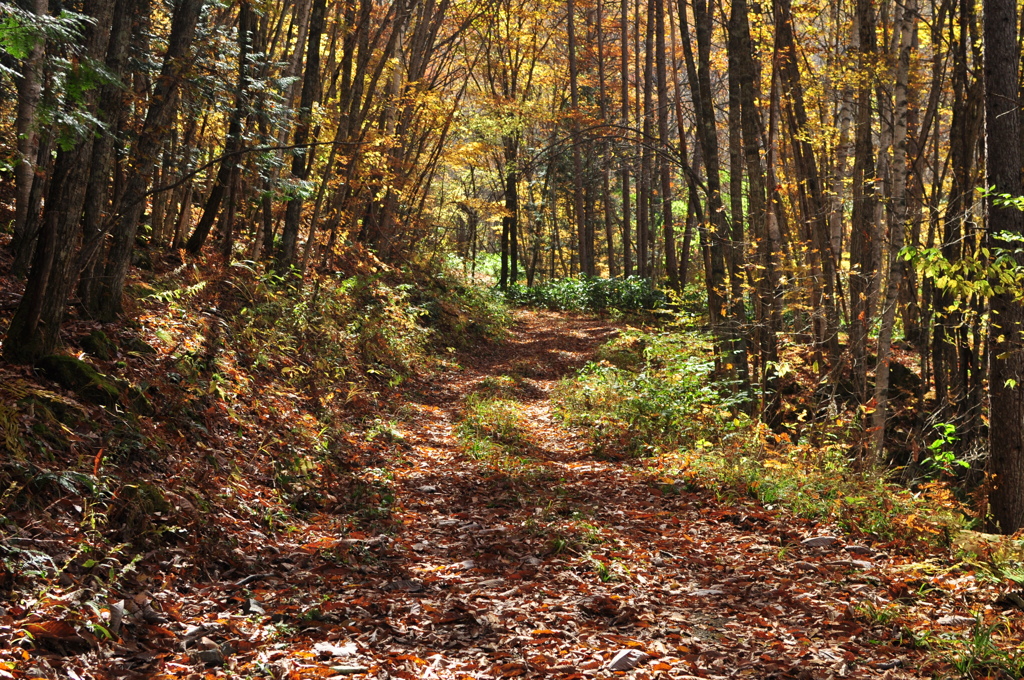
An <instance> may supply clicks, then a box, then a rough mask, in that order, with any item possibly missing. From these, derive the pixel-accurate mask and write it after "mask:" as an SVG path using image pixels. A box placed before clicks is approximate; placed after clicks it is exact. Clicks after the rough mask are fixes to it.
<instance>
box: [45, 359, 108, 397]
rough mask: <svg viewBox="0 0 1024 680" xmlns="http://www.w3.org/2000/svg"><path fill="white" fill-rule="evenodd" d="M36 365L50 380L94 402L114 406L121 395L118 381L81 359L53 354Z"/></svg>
mask: <svg viewBox="0 0 1024 680" xmlns="http://www.w3.org/2000/svg"><path fill="white" fill-rule="evenodd" d="M36 366H37V367H38V368H39V369H40V370H42V372H43V374H44V375H46V377H47V378H49V379H50V380H52V381H54V382H55V383H57V384H58V385H60V386H61V387H65V388H67V389H69V390H71V391H73V392H74V393H75V394H77V395H78V396H79V397H81V398H82V399H85V400H86V401H89V402H92V403H94V404H102V405H103V406H113V405H115V404H116V403H117V402H118V399H119V398H120V396H121V388H120V386H119V385H118V384H117V381H115V380H114V379H113V378H111V377H109V376H106V375H103V374H102V373H100V372H99V371H97V370H96V369H95V368H93V367H92V366H90V365H89V364H87V363H86V362H84V361H82V360H80V359H76V358H74V357H69V356H66V355H64V354H51V355H49V356H45V357H43V358H42V359H40V360H39V362H38V363H37V364H36Z"/></svg>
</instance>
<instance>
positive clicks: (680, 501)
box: [0, 312, 1019, 680]
mask: <svg viewBox="0 0 1024 680" xmlns="http://www.w3.org/2000/svg"><path fill="white" fill-rule="evenodd" d="M518 318H519V322H518V325H517V327H516V329H515V330H514V332H513V334H512V336H511V337H510V338H509V339H508V340H507V341H506V342H504V343H502V344H500V345H492V346H485V347H482V348H479V349H477V350H474V351H473V353H472V354H469V355H465V356H462V357H461V361H462V364H461V365H458V364H451V365H449V366H448V368H447V369H446V370H445V371H444V372H443V373H440V374H436V375H433V376H430V377H427V378H422V379H421V380H420V381H419V382H415V383H411V384H409V385H406V386H405V387H404V389H403V391H401V392H396V393H395V395H393V396H394V398H395V399H397V400H400V401H401V405H402V409H403V412H404V413H405V414H406V415H405V416H404V417H403V418H402V420H401V422H400V423H397V425H396V426H395V427H393V428H392V429H394V430H396V432H395V433H394V435H393V436H392V437H391V438H390V439H391V441H384V440H381V441H375V442H374V444H375V445H376V446H379V447H380V450H379V454H380V455H381V456H384V457H385V459H386V469H387V470H388V471H389V474H390V475H391V477H392V479H391V483H392V487H393V489H394V493H395V501H394V503H393V505H392V509H391V514H390V518H389V521H388V522H381V523H380V524H379V525H377V526H376V529H375V530H374V531H369V532H368V531H366V530H365V529H364V530H360V529H356V528H354V527H353V526H352V525H351V524H350V523H343V522H341V521H340V520H339V519H338V517H337V516H335V515H332V514H330V513H319V514H314V515H311V516H310V517H309V518H308V519H306V520H300V519H296V518H292V519H291V520H289V522H290V524H289V526H288V529H287V530H284V531H279V532H274V533H267V532H263V531H258V530H256V529H253V528H249V529H247V528H245V527H236V528H235V530H237V531H238V535H237V537H236V541H237V545H238V548H237V551H238V553H239V555H238V560H239V561H238V564H242V565H245V564H250V565H251V566H252V567H254V569H253V570H252V573H245V572H244V570H242V569H240V568H238V567H231V568H228V569H227V570H225V571H221V572H213V573H210V572H208V571H205V572H204V570H200V569H197V568H194V567H193V566H192V563H193V562H195V561H198V558H197V556H194V555H189V554H188V551H187V550H185V549H181V550H180V551H179V552H178V553H175V552H174V551H173V550H172V551H170V553H169V554H170V557H169V558H166V559H165V560H164V561H163V562H162V563H161V564H159V565H158V567H157V568H155V569H154V570H152V571H150V572H149V573H147V574H145V575H144V578H140V579H139V581H137V582H139V583H141V584H144V585H145V587H143V588H141V589H140V591H139V592H137V593H133V594H131V595H127V594H122V593H114V594H111V596H110V597H108V598H107V601H106V602H102V603H100V604H99V605H96V604H95V601H96V600H97V594H96V592H93V591H91V590H89V588H88V587H87V586H86V587H76V586H77V585H78V584H75V583H71V582H69V583H64V584H61V585H62V586H64V587H60V588H54V589H53V590H52V591H51V592H47V593H42V594H40V595H39V597H38V598H37V599H36V601H34V602H32V603H31V605H32V606H31V607H26V606H10V607H6V606H5V607H4V608H3V609H0V647H7V648H8V649H7V651H0V680H2V679H3V678H29V677H69V678H80V679H81V680H89V679H97V680H99V679H105V678H143V677H145V678H159V679H170V678H187V679H188V680H198V679H200V678H203V679H205V678H219V677H270V678H274V679H275V680H282V679H285V678H287V679H288V680H299V679H302V678H341V677H365V678H380V679H381V680H383V679H385V678H403V679H409V680H412V679H414V678H415V679H419V678H428V679H435V678H436V679H439V680H441V679H444V680H448V679H451V680H464V679H466V678H540V677H553V678H559V679H560V680H579V679H584V678H610V677H616V676H625V675H629V676H630V677H633V678H637V679H638V680H640V679H643V680H646V679H648V678H673V679H677V680H681V679H688V678H709V679H719V678H797V679H800V680H810V679H814V680H825V679H828V678H879V677H881V678H892V679H896V678H924V677H935V676H936V675H937V674H940V673H943V672H946V671H947V670H948V668H947V667H946V666H945V665H944V664H943V663H941V662H939V661H936V660H935V659H934V657H932V656H929V655H928V654H927V652H926V650H925V649H924V647H925V646H926V645H922V644H920V636H922V635H925V634H926V632H927V631H930V630H933V629H935V628H936V627H940V628H949V629H955V628H957V627H960V628H963V627H965V626H971V625H977V624H979V623H982V622H986V621H990V620H994V617H995V616H996V615H997V610H996V608H995V606H994V605H993V604H992V602H993V601H994V599H995V592H996V590H995V589H994V588H993V587H990V586H987V585H985V584H983V583H980V582H979V581H978V580H976V579H974V578H971V577H970V576H969V575H967V576H965V575H964V574H963V573H961V572H958V571H956V570H952V569H948V570H944V569H942V568H934V567H935V566H936V565H935V564H931V568H930V567H929V566H928V565H927V564H923V563H921V562H920V559H921V558H920V557H919V556H917V555H916V554H915V553H914V552H913V551H911V550H909V549H905V548H904V547H903V546H900V545H896V544H891V545H867V543H870V541H869V540H867V539H866V537H864V536H858V537H844V536H843V535H842V533H841V532H839V531H837V529H836V528H835V527H830V526H817V525H815V524H814V523H812V522H810V521H808V520H803V519H799V518H795V517H793V516H792V515H790V514H787V513H785V512H783V511H780V510H775V509H768V508H765V507H763V506H761V505H759V504H757V503H755V502H753V501H747V500H738V501H736V500H733V501H722V500H718V499H717V498H716V495H715V493H713V490H688V489H681V488H678V487H677V486H673V485H668V486H667V485H665V484H663V483H661V475H660V473H659V471H658V470H657V465H656V462H654V461H644V460H636V461H631V462H622V461H614V460H606V459H602V458H601V457H599V456H596V455H595V454H594V452H593V451H592V442H591V441H590V440H589V439H588V438H587V436H586V433H584V432H580V431H576V430H573V429H570V428H566V427H563V426H561V425H559V424H558V422H557V420H556V419H555V418H553V417H552V415H551V411H550V404H549V395H550V392H551V390H552V388H553V387H554V384H555V382H556V381H557V380H558V378H560V377H562V376H564V375H567V374H568V373H570V372H571V371H572V370H574V369H576V368H578V367H580V366H582V365H583V363H584V362H585V361H587V360H588V359H589V358H591V356H592V355H593V352H594V350H595V349H596V348H597V346H598V345H599V344H600V343H602V342H604V341H605V340H607V339H609V338H610V337H612V336H613V335H614V334H615V333H616V327H615V325H614V324H612V323H610V322H607V321H604V320H600V319H594V318H589V317H583V316H572V315H564V314H554V313H548V312H521V313H519V317H518ZM496 376H513V378H514V379H515V380H514V381H513V382H514V390H515V394H516V397H517V400H518V401H517V403H518V409H519V412H520V414H521V415H522V420H521V422H522V429H523V431H524V434H523V436H522V437H521V439H519V440H518V441H516V442H515V443H514V444H512V445H511V447H510V448H509V447H507V448H506V451H505V452H504V454H502V455H500V456H491V457H474V456H471V455H468V453H467V451H466V447H465V446H464V445H463V444H462V443H461V442H460V440H459V439H458V437H457V434H456V430H457V426H458V423H459V421H460V418H462V416H463V414H464V410H465V404H466V398H467V397H468V396H469V395H470V394H471V393H473V392H474V390H477V389H479V388H480V386H481V384H482V383H483V381H485V380H486V379H488V378H494V377H496ZM352 444H353V446H356V445H358V446H361V447H366V446H367V443H366V441H365V440H364V441H357V440H356V439H355V438H353V440H352ZM228 486H230V485H228ZM235 488H238V489H239V491H240V492H242V491H244V489H242V488H241V484H237V485H236V486H235ZM256 567H258V569H257V568H256ZM101 599H102V598H101ZM85 602H92V603H94V604H93V608H92V612H91V614H89V615H88V616H87V617H83V616H78V617H77V618H76V617H73V616H71V614H70V613H69V612H72V611H82V608H81V607H80V606H79V607H78V608H77V609H76V606H77V605H82V603H85ZM890 614H892V615H890ZM1015 625H1016V626H1019V618H1018V619H1015ZM1018 631H1019V628H1018Z"/></svg>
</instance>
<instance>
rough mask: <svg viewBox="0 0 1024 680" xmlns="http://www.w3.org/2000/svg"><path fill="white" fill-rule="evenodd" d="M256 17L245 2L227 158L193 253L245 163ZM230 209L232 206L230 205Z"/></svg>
mask: <svg viewBox="0 0 1024 680" xmlns="http://www.w3.org/2000/svg"><path fill="white" fill-rule="evenodd" d="M254 23H255V16H254V14H253V11H252V7H251V6H250V5H249V2H248V1H244V2H242V3H241V5H240V7H239V9H238V37H237V39H238V80H237V82H236V84H235V106H234V108H233V109H232V111H231V118H230V119H229V120H228V132H227V138H226V139H225V141H224V157H223V158H222V159H221V161H220V167H219V168H218V169H217V179H216V180H214V183H213V189H211V190H210V195H209V196H208V197H207V199H206V205H205V206H203V216H202V217H200V218H199V224H197V225H196V229H195V231H193V232H192V236H190V237H189V239H188V242H187V243H186V244H185V250H187V251H188V252H189V253H190V254H192V255H197V254H198V253H199V251H200V250H202V248H203V244H204V243H206V239H207V238H208V237H209V235H210V229H212V228H213V223H214V221H215V220H216V218H217V214H218V212H219V211H220V205H221V201H223V199H224V196H225V194H226V193H228V188H229V187H230V185H231V178H232V176H233V174H234V173H235V169H236V168H237V166H238V164H239V163H241V162H242V158H241V152H242V147H243V144H244V143H245V142H244V140H243V138H242V121H243V120H244V119H245V111H246V108H247V101H246V100H247V95H246V89H247V80H248V75H247V70H248V61H249V52H250V49H251V43H252V31H253V29H254ZM229 208H230V206H229Z"/></svg>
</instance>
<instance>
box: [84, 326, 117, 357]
mask: <svg viewBox="0 0 1024 680" xmlns="http://www.w3.org/2000/svg"><path fill="white" fill-rule="evenodd" d="M79 344H80V345H81V346H82V349H84V350H85V351H86V352H88V353H89V354H91V355H93V356H94V357H96V358H97V359H103V360H104V361H110V360H111V359H113V358H114V357H115V356H117V345H116V344H115V343H114V341H113V340H111V339H110V337H109V336H108V335H107V334H106V333H104V332H103V331H100V330H96V331H93V332H92V333H89V335H87V336H85V337H84V338H82V339H81V340H80V341H79Z"/></svg>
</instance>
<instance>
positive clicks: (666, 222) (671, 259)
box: [655, 0, 679, 290]
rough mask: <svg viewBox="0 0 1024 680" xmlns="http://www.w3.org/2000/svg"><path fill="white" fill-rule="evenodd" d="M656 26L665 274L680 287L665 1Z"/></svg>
mask: <svg viewBox="0 0 1024 680" xmlns="http://www.w3.org/2000/svg"><path fill="white" fill-rule="evenodd" d="M655 14H656V16H657V25H656V26H655V33H656V36H657V38H656V43H657V45H656V47H657V66H658V139H659V147H660V148H661V149H662V153H661V154H660V155H659V162H658V167H659V170H660V173H661V221H662V231H663V233H664V238H665V274H666V275H667V276H668V285H669V286H670V287H671V288H672V289H674V290H678V289H679V263H678V262H677V261H676V236H675V225H674V224H673V221H672V220H673V217H672V199H673V195H672V194H673V192H672V167H671V165H670V164H669V160H668V150H669V149H670V148H672V141H671V139H670V138H669V133H668V113H669V110H670V106H669V97H668V64H667V57H666V50H665V0H655Z"/></svg>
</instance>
